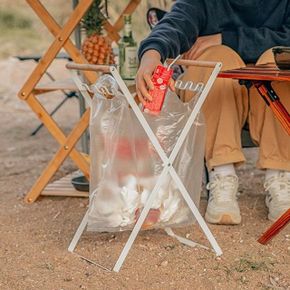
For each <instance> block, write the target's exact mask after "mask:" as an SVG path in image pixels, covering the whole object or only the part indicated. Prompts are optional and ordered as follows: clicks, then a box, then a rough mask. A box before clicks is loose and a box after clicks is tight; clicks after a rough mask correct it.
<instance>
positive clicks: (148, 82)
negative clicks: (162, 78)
mask: <svg viewBox="0 0 290 290" xmlns="http://www.w3.org/2000/svg"><path fill="white" fill-rule="evenodd" d="M151 77H152V75H151V74H149V73H144V74H143V78H144V80H145V82H146V85H147V87H148V88H149V90H154V84H153V82H152V80H151Z"/></svg>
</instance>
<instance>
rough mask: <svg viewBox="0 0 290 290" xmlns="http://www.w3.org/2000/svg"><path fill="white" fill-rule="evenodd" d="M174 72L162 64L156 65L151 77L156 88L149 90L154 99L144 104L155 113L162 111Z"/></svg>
mask: <svg viewBox="0 0 290 290" xmlns="http://www.w3.org/2000/svg"><path fill="white" fill-rule="evenodd" d="M172 74H173V70H172V69H167V68H166V67H164V66H162V65H158V66H157V67H156V69H155V71H154V74H153V76H152V79H151V80H152V82H153V84H154V89H153V90H149V94H150V95H151V96H152V101H151V102H150V101H148V102H146V103H145V104H144V109H147V110H149V111H151V112H153V113H159V112H160V111H161V109H162V105H163V102H164V99H165V94H166V92H167V88H168V83H169V80H170V78H171V76H172Z"/></svg>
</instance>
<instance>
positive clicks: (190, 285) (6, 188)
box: [0, 59, 290, 290]
mask: <svg viewBox="0 0 290 290" xmlns="http://www.w3.org/2000/svg"><path fill="white" fill-rule="evenodd" d="M33 66H34V64H33V63H31V62H26V63H21V62H18V61H16V60H13V59H9V60H5V61H1V62H0V122H1V124H2V125H1V127H0V142H1V143H0V144H1V146H0V160H1V162H0V164H1V166H0V193H1V194H0V269H1V270H0V289H1V290H18V289H19V290H20V289H21V290H24V289H27V290H30V289H43V290H45V289H48V290H54V289H55V290H61V289H65V290H73V289H92V290H94V289H235V288H236V289H290V231H289V230H290V227H289V226H288V227H287V228H286V229H284V230H283V232H281V233H280V234H279V235H278V236H276V237H275V238H274V239H273V240H272V241H271V242H270V243H269V244H268V245H266V246H262V245H260V244H259V243H257V242H256V240H257V238H258V237H259V236H260V235H261V234H262V233H263V231H264V230H265V229H267V228H268V227H269V226H270V225H271V222H269V221H267V219H266V216H267V211H266V207H265V204H264V195H263V187H262V183H263V172H262V171H259V170H256V169H255V166H254V164H255V160H256V158H257V154H258V152H257V149H248V150H246V151H245V154H246V156H247V160H248V161H247V163H246V164H245V165H243V166H241V167H240V168H239V170H238V175H239V177H240V180H241V186H240V193H241V194H240V206H241V212H242V219H243V220H242V223H241V225H239V226H213V225H210V229H211V230H212V232H213V234H214V235H215V237H216V239H217V241H218V243H219V245H220V246H221V248H222V249H223V252H224V254H223V256H221V257H219V258H216V257H215V255H214V253H212V252H210V251H207V250H204V249H200V248H194V249H192V248H189V247H186V246H183V245H181V244H180V243H178V242H177V241H175V240H173V239H172V238H170V237H168V236H167V235H166V234H165V233H164V232H163V231H161V230H158V231H157V230H154V231H147V232H142V233H141V235H140V236H139V237H138V238H137V240H136V242H135V244H134V247H133V249H132V250H131V252H130V254H129V256H128V258H127V260H126V261H125V263H124V265H123V268H122V269H121V271H120V272H119V273H114V272H109V271H105V270H103V269H101V268H99V267H97V266H96V265H94V264H92V263H89V262H87V261H85V260H83V259H81V258H80V257H79V256H77V255H74V254H71V253H69V252H68V251H67V247H68V244H69V242H70V240H71V238H72V236H73V234H74V232H75V230H76V228H77V226H78V224H79V222H80V220H81V218H82V216H83V214H84V212H85V210H86V205H87V199H85V198H65V197H63V198H60V197H58V198H53V197H44V198H40V199H39V200H38V201H37V202H35V203H33V204H30V205H28V204H25V203H24V201H23V196H24V195H25V194H26V193H27V191H28V190H29V189H30V188H31V186H32V185H33V183H34V182H35V180H36V178H37V177H38V176H39V174H40V172H41V171H42V169H43V168H44V167H45V166H46V164H47V162H48V161H49V160H50V158H51V157H52V156H53V154H54V153H55V152H56V150H57V149H58V146H57V144H56V142H55V141H53V139H52V138H51V136H50V134H49V133H48V131H47V130H46V129H42V130H41V131H40V132H39V133H38V134H37V135H36V136H33V137H32V136H30V133H31V132H32V130H33V129H34V128H35V127H36V126H37V125H38V124H39V123H38V120H37V118H36V117H35V115H34V114H33V113H31V112H30V110H29V108H28V107H27V106H26V104H25V103H24V102H22V101H20V100H19V99H18V97H17V96H16V93H17V91H18V89H19V88H20V86H21V85H22V84H23V82H24V81H25V79H26V77H27V76H28V74H29V72H30V71H31V69H32V68H33ZM63 71H64V67H63V63H61V62H60V64H58V65H56V66H55V67H54V68H53V69H52V72H53V73H54V75H56V76H58V75H63V74H64V73H63ZM41 98H43V102H44V104H45V105H46V106H47V108H48V110H51V109H52V108H53V106H54V105H55V104H56V103H57V102H58V101H59V100H60V97H59V96H58V97H56V96H54V95H50V96H49V97H48V96H43V97H41ZM77 117H78V103H77V100H74V99H71V100H70V101H68V102H67V103H66V104H65V105H64V106H63V107H62V109H61V110H60V111H59V112H58V113H57V114H56V120H57V121H58V122H59V123H60V124H61V125H62V128H63V129H64V130H65V131H66V132H68V131H69V130H70V129H71V128H72V126H73V124H74V123H75V122H76V120H77ZM74 170H75V167H74V165H73V163H72V162H66V163H65V164H64V166H63V167H62V168H61V170H60V172H59V173H58V174H57V176H56V177H55V178H59V177H61V176H63V175H65V174H67V173H69V172H72V171H74ZM205 205H206V200H205V199H204V198H203V199H202V202H201V212H202V214H203V213H204V210H205ZM178 232H179V233H180V234H183V235H184V236H187V237H189V238H193V239H194V240H195V241H198V242H200V243H204V244H207V241H206V239H205V237H204V236H203V234H202V233H201V231H200V229H199V228H198V227H197V226H192V227H188V228H182V229H179V230H178ZM127 237H128V233H117V234H115V235H113V234H108V233H102V234H93V233H85V234H84V235H83V237H82V239H81V242H80V244H79V246H78V248H77V253H79V254H81V255H83V256H85V257H89V258H90V259H92V260H94V261H97V262H99V263H101V264H102V265H105V266H106V267H112V266H113V263H114V261H115V259H116V258H117V256H118V254H119V253H120V250H121V248H122V246H123V245H124V242H125V241H126V238H127Z"/></svg>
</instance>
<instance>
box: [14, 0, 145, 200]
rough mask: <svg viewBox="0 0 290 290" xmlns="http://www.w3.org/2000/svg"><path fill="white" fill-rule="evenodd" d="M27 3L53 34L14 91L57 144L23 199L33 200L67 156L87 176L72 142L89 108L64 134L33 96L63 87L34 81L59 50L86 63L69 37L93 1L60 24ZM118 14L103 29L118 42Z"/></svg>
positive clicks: (84, 0)
mask: <svg viewBox="0 0 290 290" xmlns="http://www.w3.org/2000/svg"><path fill="white" fill-rule="evenodd" d="M26 1H27V3H28V4H29V5H30V6H31V8H32V9H33V10H34V12H35V13H36V14H37V15H38V17H39V18H40V19H41V21H42V22H43V23H44V25H45V26H46V27H47V28H48V29H49V31H50V32H51V33H52V34H53V36H54V40H53V42H52V44H51V45H50V47H49V48H48V50H47V51H46V52H45V54H44V55H43V57H42V59H41V60H40V61H39V63H38V64H37V66H36V67H35V69H34V70H33V72H32V73H31V75H30V76H29V78H28V80H27V81H26V82H25V84H24V85H23V87H22V88H21V90H20V91H19V93H18V96H19V98H20V99H22V100H24V101H25V102H26V103H27V104H28V106H29V107H30V108H31V109H32V111H33V112H34V113H35V114H36V115H37V117H38V118H39V119H40V121H41V122H42V123H43V124H44V126H45V127H46V128H47V129H48V131H49V132H50V133H51V135H52V136H53V137H54V138H55V139H56V141H57V142H58V143H59V144H60V148H59V150H58V151H57V153H56V154H55V156H54V157H53V159H52V160H51V161H50V162H49V164H48V165H47V167H46V168H45V169H44V171H43V172H42V174H41V176H40V177H39V178H38V180H37V181H36V183H35V184H34V185H33V187H32V188H31V190H30V191H29V192H28V193H27V195H26V197H25V201H26V202H28V203H32V202H34V201H35V200H36V199H37V198H38V196H39V195H40V194H41V192H42V190H43V189H44V188H45V186H46V185H47V184H48V182H49V181H50V179H51V178H52V176H53V175H54V174H55V172H56V171H57V170H58V169H59V167H60V166H61V164H62V163H63V162H64V160H65V159H66V158H67V157H68V156H70V157H71V158H72V160H73V161H74V162H75V164H76V165H77V167H78V168H79V169H80V170H81V171H82V172H83V174H84V175H85V176H86V177H87V178H89V174H90V172H89V164H88V162H87V161H86V159H85V158H84V156H83V155H82V154H81V153H80V152H78V151H77V150H76V149H75V145H76V143H77V142H78V140H79V139H80V137H81V136H82V134H83V133H84V132H85V130H86V129H87V127H88V124H89V115H90V111H89V109H87V110H86V111H85V112H84V114H83V115H82V117H81V119H80V120H79V122H78V123H77V124H76V126H75V127H74V128H73V129H72V131H71V132H70V134H69V135H68V136H65V134H64V133H63V132H62V130H61V129H60V128H59V126H58V124H57V123H56V122H55V121H54V120H53V119H52V117H51V116H50V115H49V113H48V112H47V111H46V110H45V108H44V107H43V106H42V104H41V103H40V101H39V100H38V99H37V98H36V95H37V94H40V93H44V92H49V91H53V90H58V89H64V87H65V86H64V84H59V83H58V84H57V85H56V86H54V87H53V86H50V87H49V88H48V87H45V88H43V87H41V86H39V85H38V82H39V81H40V79H41V78H42V76H43V74H44V73H45V72H46V70H47V69H48V67H49V66H50V65H51V63H52V62H53V60H54V59H55V58H56V56H57V54H58V53H59V51H60V50H61V49H62V48H64V49H65V50H66V52H67V53H68V55H69V56H70V57H71V59H72V60H73V61H74V62H76V63H86V60H85V59H84V57H83V56H82V55H81V54H80V52H79V50H78V49H77V48H76V47H75V45H74V44H73V43H72V41H71V40H70V39H69V37H70V36H71V34H72V33H73V31H74V30H75V28H76V26H77V25H78V24H79V23H80V21H81V19H82V17H83V16H84V14H85V13H86V12H87V10H88V9H89V8H90V6H91V4H92V3H93V0H80V1H79V3H78V5H77V6H76V7H75V9H74V10H73V11H72V13H71V15H70V17H69V19H68V21H67V23H66V24H65V25H64V26H63V27H60V26H59V25H58V24H57V22H56V21H55V20H54V18H53V17H52V16H51V15H50V13H49V12H48V11H47V10H46V8H45V7H44V6H43V5H42V4H41V2H40V1H39V0H26ZM140 2H141V0H131V1H130V2H129V4H128V5H127V6H126V8H125V9H124V11H123V13H122V14H124V13H127V14H131V13H133V11H134V10H135V9H136V7H137V6H138V4H139V3H140ZM122 14H121V15H120V17H119V19H118V20H117V22H116V24H115V25H112V24H110V23H109V22H108V21H106V24H105V29H106V30H107V31H108V35H109V37H111V38H112V39H113V40H115V41H118V39H119V38H120V36H119V34H118V32H119V31H120V30H121V29H122V27H123V22H122ZM84 75H85V77H86V79H87V80H88V82H89V83H93V82H95V81H96V79H97V74H96V73H95V72H92V71H86V72H84Z"/></svg>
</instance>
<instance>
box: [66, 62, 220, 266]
mask: <svg viewBox="0 0 290 290" xmlns="http://www.w3.org/2000/svg"><path fill="white" fill-rule="evenodd" d="M169 62H170V61H169ZM176 64H179V65H184V66H202V67H207V68H212V69H213V70H212V73H211V76H210V77H209V79H208V81H207V83H206V85H205V86H204V88H203V91H202V92H201V94H200V96H199V98H198V100H197V101H196V103H195V106H194V108H193V110H192V112H191V114H190V116H189V118H188V120H187V122H186V124H185V126H184V128H183V130H182V132H181V134H180V136H179V138H178V140H177V142H176V144H175V146H174V148H173V150H172V152H171V154H170V156H169V157H168V156H167V155H166V153H165V152H164V150H163V148H162V147H161V145H160V143H159V141H158V139H157V137H156V136H155V134H154V132H153V131H152V129H151V128H150V126H149V124H148V122H147V121H146V119H145V117H144V116H143V114H142V112H141V110H140V108H139V107H138V105H137V104H136V102H135V101H134V98H133V96H132V95H131V93H130V91H129V89H128V88H127V86H126V84H125V83H124V81H123V80H122V78H121V77H120V75H119V73H118V70H117V69H116V67H114V66H90V67H88V66H87V65H77V64H75V65H74V64H70V65H69V67H70V68H74V69H86V70H95V71H98V70H102V71H103V72H107V73H111V74H112V76H113V77H114V78H115V80H116V81H117V83H118V85H119V87H120V89H121V91H122V93H123V94H124V96H125V97H126V99H127V101H128V103H129V105H130V106H131V108H132V110H133V111H134V113H135V115H136V117H137V119H138V121H139V122H140V124H141V126H142V127H143V129H144V130H145V132H146V134H147V136H148V138H149V140H150V141H151V143H152V145H153V146H154V148H155V150H156V152H157V153H158V155H159V156H160V158H161V160H162V161H163V170H162V172H161V174H160V176H159V177H158V180H157V182H156V185H155V186H154V188H153V190H152V192H151V194H150V195H149V197H148V199H147V201H146V203H145V205H144V208H143V210H142V212H141V214H140V216H139V218H138V220H137V221H136V224H135V226H134V228H133V230H132V232H131V234H130V236H129V238H128V240H127V242H126V244H125V246H124V248H123V250H122V252H121V254H120V256H119V258H118V260H117V262H116V264H115V265H114V267H113V269H112V270H113V271H115V272H119V270H120V268H121V267H122V265H123V262H124V260H125V259H126V257H127V255H128V253H129V251H130V249H131V247H132V245H133V243H134V241H135V239H136V237H137V235H138V233H139V231H140V229H141V227H142V224H143V223H144V221H145V219H146V217H147V215H148V213H149V210H150V208H151V206H152V203H153V201H154V199H155V198H156V195H157V193H158V191H159V190H160V187H161V185H162V183H163V182H164V179H165V178H166V176H167V175H168V174H169V175H170V176H171V178H172V179H173V181H174V182H175V184H176V186H177V187H178V189H179V190H180V192H181V194H182V196H183V198H184V200H185V202H186V203H187V205H188V207H189V208H190V210H191V212H192V214H193V216H194V217H195V219H196V221H197V223H198V224H199V226H200V227H201V229H202V231H203V232H204V234H205V235H206V238H207V239H208V241H209V243H210V245H211V247H212V248H213V250H214V252H215V253H216V255H218V256H219V255H221V254H222V250H221V249H220V247H219V245H218V243H217V242H216V240H215V238H214V236H213V234H212V233H211V231H210V229H209V228H208V226H207V224H206V222H205V221H204V219H203V217H202V216H201V214H200V212H199V210H198V208H197V207H196V205H195V204H194V202H193V201H192V199H191V198H190V195H189V193H188V191H187V189H186V188H185V186H184V184H183V182H182V181H181V179H180V177H179V176H178V174H177V172H176V170H175V169H174V167H173V162H174V160H175V158H176V157H177V155H178V153H179V151H180V149H181V146H182V144H183V142H184V141H185V139H186V136H187V135H188V133H189V130H190V128H191V126H192V124H193V123H194V121H195V119H196V117H197V115H198V113H199V112H200V109H201V106H202V104H203V103H204V101H205V99H206V96H207V95H208V93H209V91H210V89H211V87H212V85H213V83H214V81H215V79H216V77H217V75H218V73H219V71H220V69H221V63H215V62H203V61H189V60H179V61H177V62H176ZM77 85H79V83H77ZM79 89H80V91H81V93H82V92H83V91H84V89H83V88H81V87H80V88H79ZM85 98H86V97H85ZM87 222H88V211H87V212H86V214H85V215H84V217H83V220H82V222H81V223H80V225H79V227H78V229H77V231H76V233H75V235H74V237H73V239H72V241H71V243H70V245H69V248H68V250H69V251H70V252H73V251H74V249H75V247H76V245H77V243H78V241H79V239H80V237H81V235H82V234H83V232H84V230H85V227H86V225H87ZM165 231H166V232H167V234H168V235H170V236H172V237H174V238H176V239H177V240H179V241H180V242H181V243H183V244H186V245H188V246H192V247H195V246H198V245H199V244H198V243H196V242H193V241H191V240H188V239H186V238H183V237H180V236H177V235H175V234H174V232H173V231H172V229H171V228H165ZM202 247H205V246H202Z"/></svg>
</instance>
